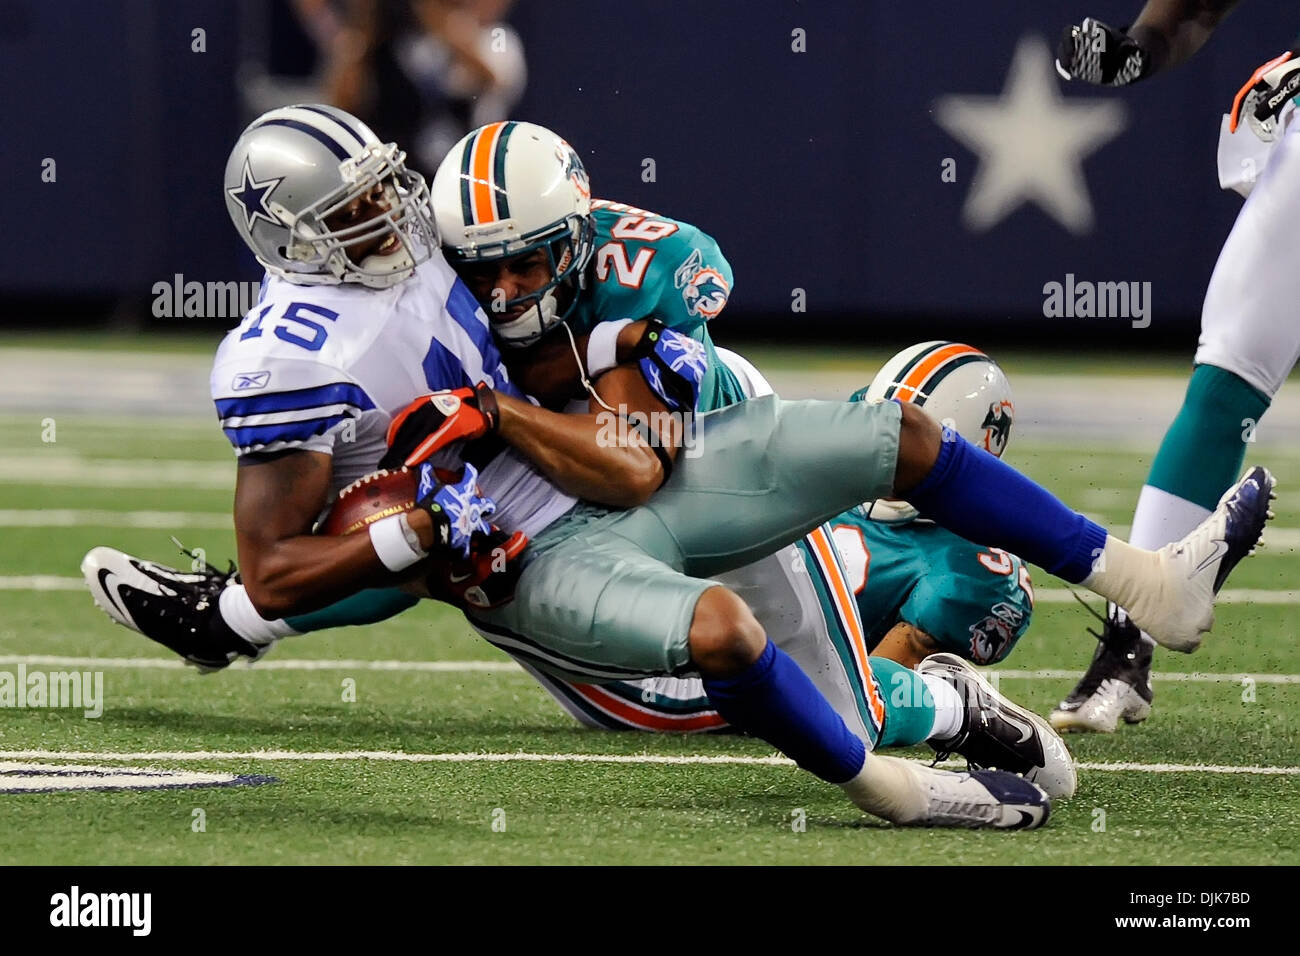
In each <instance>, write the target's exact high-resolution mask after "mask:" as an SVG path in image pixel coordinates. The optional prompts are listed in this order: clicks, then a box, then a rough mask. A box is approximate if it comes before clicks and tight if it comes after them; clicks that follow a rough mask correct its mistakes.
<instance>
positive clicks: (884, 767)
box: [840, 751, 929, 823]
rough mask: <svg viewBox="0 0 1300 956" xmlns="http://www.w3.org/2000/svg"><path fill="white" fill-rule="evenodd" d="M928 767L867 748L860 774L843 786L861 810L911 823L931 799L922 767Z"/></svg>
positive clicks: (892, 819) (894, 820)
mask: <svg viewBox="0 0 1300 956" xmlns="http://www.w3.org/2000/svg"><path fill="white" fill-rule="evenodd" d="M925 769H927V768H924V767H921V766H920V765H918V764H914V763H912V762H911V761H910V760H902V759H900V758H898V757H885V756H882V755H881V754H875V753H872V752H871V751H867V759H866V761H865V762H864V763H863V764H862V769H861V770H860V771H859V772H858V775H857V776H856V777H854V778H853V779H852V780H850V781H848V782H847V783H842V784H840V788H841V789H843V791H844V792H845V793H846V794H847V795H848V798H849V799H850V800H852V801H853V802H854V803H855V804H856V805H857V806H858V808H859V809H860V810H865V811H866V812H867V813H870V814H873V815H875V816H878V817H883V818H884V819H886V820H888V821H890V822H891V823H911V822H913V821H914V820H919V819H920V818H921V817H923V816H924V815H925V813H926V811H927V809H928V806H929V803H928V799H927V793H926V788H925V785H924V784H923V783H922V782H921V779H920V778H921V776H922V771H923V770H925Z"/></svg>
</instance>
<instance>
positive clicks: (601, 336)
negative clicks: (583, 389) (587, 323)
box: [587, 319, 632, 378]
mask: <svg viewBox="0 0 1300 956" xmlns="http://www.w3.org/2000/svg"><path fill="white" fill-rule="evenodd" d="M631 324H632V320H631V319H613V320H611V321H609V322H599V323H597V324H596V327H595V328H594V329H592V330H591V334H590V335H588V336H587V376H588V377H589V378H595V377H596V376H597V375H600V374H601V373H602V372H608V371H609V370H610V369H612V368H613V367H614V366H615V365H617V364H618V333H619V332H622V331H623V327H624V326H625V325H631Z"/></svg>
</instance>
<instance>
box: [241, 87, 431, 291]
mask: <svg viewBox="0 0 1300 956" xmlns="http://www.w3.org/2000/svg"><path fill="white" fill-rule="evenodd" d="M405 160H406V154H405V153H404V152H402V151H401V150H400V149H398V148H397V145H396V144H395V143H382V142H380V140H379V137H378V136H376V135H375V134H374V132H372V131H371V129H370V128H369V127H368V126H366V125H365V124H364V123H362V122H361V121H360V120H359V119H357V118H356V117H355V116H352V115H351V114H349V113H346V112H344V111H343V110H340V109H336V108H335V107H333V106H322V105H316V104H305V105H301V106H285V107H281V108H279V109H274V110H271V111H270V112H268V113H263V114H262V115H261V116H259V117H258V118H257V119H255V120H254V121H253V122H252V123H251V124H249V126H248V128H247V129H245V130H244V132H243V134H242V135H241V136H240V137H239V141H238V142H237V143H235V148H234V149H233V150H231V152H230V158H229V159H228V160H227V161H226V179H225V192H226V209H227V210H228V211H229V213H230V218H231V220H232V221H233V222H234V224H235V229H236V230H238V232H239V235H240V237H241V238H242V239H243V240H244V242H245V243H247V245H248V247H249V248H250V249H252V250H253V254H254V255H255V256H257V261H258V262H260V263H261V264H262V265H263V266H265V267H266V270H267V271H268V272H270V273H272V274H273V275H277V276H280V277H282V278H285V279H288V280H289V281H290V282H297V283H301V284H304V285H336V284H338V283H340V282H359V283H361V284H362V285H366V286H370V287H371V288H376V289H382V288H387V287H388V286H391V285H393V284H394V283H397V282H401V281H402V280H403V279H405V278H407V277H408V276H410V275H411V273H412V272H413V271H414V270H415V267H416V266H417V265H419V264H420V263H421V262H424V261H425V260H427V259H428V258H429V257H430V256H432V255H433V253H434V251H435V250H436V249H437V246H438V233H437V226H436V225H435V223H434V221H433V214H432V211H431V210H430V207H429V190H428V187H427V186H426V185H425V182H424V179H423V177H421V176H420V175H419V174H418V173H414V172H411V171H410V170H408V169H407V168H406V165H405ZM379 190H382V195H383V197H384V201H385V203H386V204H387V206H388V209H387V211H386V212H385V213H383V214H382V215H379V216H375V217H374V218H371V219H367V220H365V221H362V222H358V223H349V224H347V225H346V226H343V227H341V228H331V227H330V226H329V225H327V224H326V222H325V221H326V220H327V219H328V218H330V217H331V216H333V215H334V214H335V213H337V212H339V211H340V210H343V209H344V208H345V207H346V206H347V205H348V204H349V203H351V202H352V201H353V200H355V199H358V198H360V197H362V196H367V195H370V196H374V195H377V194H378V191H379ZM381 236H386V237H388V238H386V239H385V240H384V241H383V242H382V243H381V244H380V245H379V246H378V247H377V248H376V249H375V250H374V251H373V252H372V253H371V254H369V255H367V256H366V257H365V258H364V259H363V260H362V261H361V262H359V263H358V262H353V261H352V260H351V258H349V256H348V249H349V247H351V246H354V245H357V244H358V243H366V244H369V243H372V242H373V241H374V240H375V239H377V238H379V237H381Z"/></svg>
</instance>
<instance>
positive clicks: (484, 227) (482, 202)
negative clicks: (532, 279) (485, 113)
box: [432, 121, 595, 347]
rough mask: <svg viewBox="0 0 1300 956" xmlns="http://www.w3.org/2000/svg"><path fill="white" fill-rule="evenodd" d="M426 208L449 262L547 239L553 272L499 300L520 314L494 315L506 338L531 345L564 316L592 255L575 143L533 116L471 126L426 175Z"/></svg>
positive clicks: (587, 193) (586, 185)
mask: <svg viewBox="0 0 1300 956" xmlns="http://www.w3.org/2000/svg"><path fill="white" fill-rule="evenodd" d="M432 195H433V211H434V218H435V219H436V221H437V224H438V229H439V232H440V235H441V240H442V246H443V254H444V255H445V256H446V257H447V260H448V261H449V262H450V263H451V264H452V266H453V267H462V266H465V265H467V264H472V263H479V262H490V261H492V260H496V259H504V258H509V257H511V256H517V255H522V254H524V253H527V252H531V251H533V250H534V249H546V251H547V253H548V255H549V257H550V265H551V281H550V282H549V284H547V285H546V286H545V287H543V288H542V289H540V290H538V291H536V292H533V293H530V294H529V295H526V296H520V297H519V298H517V299H512V300H510V301H509V302H504V303H500V304H499V311H502V312H513V311H515V310H516V308H517V307H518V306H520V305H524V306H527V308H526V310H525V311H524V312H523V314H521V315H519V316H517V317H515V318H513V319H511V320H509V321H506V322H494V323H493V325H492V330H493V332H495V333H496V335H497V336H498V337H499V338H500V339H501V340H502V341H503V342H504V343H505V344H507V345H512V346H518V347H524V346H527V345H531V344H532V343H533V342H535V341H537V340H538V339H539V338H541V337H542V335H544V334H545V333H546V332H547V331H549V330H550V329H551V328H553V327H554V326H556V325H557V324H558V323H560V322H562V321H563V320H564V319H565V318H566V317H567V316H568V314H569V312H570V311H571V310H572V308H573V305H574V303H575V302H576V300H577V296H576V291H577V289H578V288H581V284H582V282H583V277H584V270H585V269H586V267H587V264H588V262H590V261H591V253H592V236H593V232H594V228H595V227H594V223H593V221H592V218H591V183H590V180H588V178H587V171H586V169H585V168H584V167H583V165H582V160H581V159H579V158H578V154H577V152H575V151H574V149H573V147H572V146H570V145H569V144H568V143H566V142H565V141H564V140H563V139H562V138H560V136H559V135H557V134H556V133H553V132H552V131H551V130H549V129H546V128H545V127H544V126H538V125H536V124H535V123H521V122H514V121H508V122H500V123H489V124H488V125H487V126H483V127H480V128H479V129H476V130H474V131H473V132H472V133H470V134H469V135H468V136H466V137H465V138H463V139H462V140H461V141H460V142H458V143H457V144H456V145H455V146H453V147H452V149H451V152H450V153H448V154H447V156H446V157H445V158H444V159H443V161H442V164H441V165H440V166H439V167H438V172H437V173H436V174H435V175H434V177H433V187H432Z"/></svg>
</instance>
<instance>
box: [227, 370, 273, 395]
mask: <svg viewBox="0 0 1300 956" xmlns="http://www.w3.org/2000/svg"><path fill="white" fill-rule="evenodd" d="M269 381H271V373H270V372H240V373H239V374H238V375H236V376H235V380H234V381H233V382H231V383H230V389H231V391H234V392H242V391H245V390H247V389H250V388H265V387H266V383H267V382H269Z"/></svg>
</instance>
